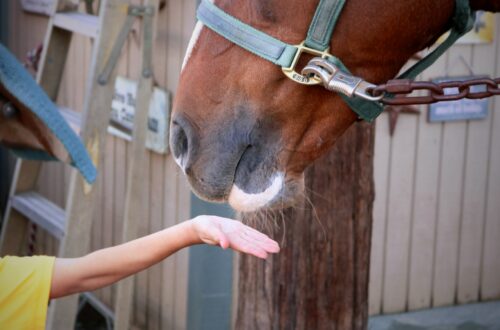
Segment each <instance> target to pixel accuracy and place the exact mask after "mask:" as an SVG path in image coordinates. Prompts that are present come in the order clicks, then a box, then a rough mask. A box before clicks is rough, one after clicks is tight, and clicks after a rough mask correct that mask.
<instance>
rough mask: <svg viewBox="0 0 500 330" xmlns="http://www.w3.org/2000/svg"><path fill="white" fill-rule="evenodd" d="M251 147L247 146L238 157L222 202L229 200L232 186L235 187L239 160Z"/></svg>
mask: <svg viewBox="0 0 500 330" xmlns="http://www.w3.org/2000/svg"><path fill="white" fill-rule="evenodd" d="M251 147H252V145H251V144H248V145H247V146H246V147H245V148H244V149H243V151H242V152H241V153H240V155H239V158H238V161H237V162H236V165H235V166H234V171H233V178H232V180H231V181H230V184H229V185H228V188H229V189H227V190H226V192H225V193H224V201H227V200H228V199H229V195H230V194H231V190H232V188H233V186H234V185H235V180H236V173H237V172H238V167H239V166H240V163H241V160H242V159H243V155H244V154H245V152H247V151H248V149H250V148H251Z"/></svg>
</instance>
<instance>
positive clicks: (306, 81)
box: [281, 41, 331, 85]
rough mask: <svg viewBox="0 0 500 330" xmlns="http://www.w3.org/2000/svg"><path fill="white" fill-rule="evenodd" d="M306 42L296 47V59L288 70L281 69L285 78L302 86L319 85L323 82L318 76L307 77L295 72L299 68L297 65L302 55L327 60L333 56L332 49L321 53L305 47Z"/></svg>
mask: <svg viewBox="0 0 500 330" xmlns="http://www.w3.org/2000/svg"><path fill="white" fill-rule="evenodd" d="M304 43H305V41H302V42H301V43H300V44H298V45H296V46H295V47H297V52H296V53H295V57H294V58H293V61H292V64H291V65H290V67H288V68H281V69H282V70H283V73H284V74H285V76H287V77H288V78H290V79H292V80H293V81H295V82H297V83H299V84H302V85H318V84H321V80H320V79H319V78H318V77H316V76H311V77H309V76H305V75H302V74H300V73H298V72H297V71H295V66H297V63H298V62H299V59H300V56H301V55H302V53H306V54H310V55H314V56H320V57H322V58H327V57H328V56H331V54H330V53H329V51H330V48H327V49H325V50H324V51H319V50H316V49H313V48H309V47H306V46H305V45H304Z"/></svg>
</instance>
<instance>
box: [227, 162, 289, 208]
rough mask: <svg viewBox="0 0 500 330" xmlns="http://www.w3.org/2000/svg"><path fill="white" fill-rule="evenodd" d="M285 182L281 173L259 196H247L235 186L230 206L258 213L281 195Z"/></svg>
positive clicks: (231, 194)
mask: <svg viewBox="0 0 500 330" xmlns="http://www.w3.org/2000/svg"><path fill="white" fill-rule="evenodd" d="M283 182H284V178H283V173H281V172H279V173H277V174H276V175H275V176H274V179H273V181H272V183H271V185H270V186H269V187H267V188H266V190H264V191H263V192H261V193H257V194H247V193H246V192H244V191H243V190H241V189H240V188H239V187H238V186H237V185H236V184H234V185H233V187H232V188H231V192H230V194H229V205H231V206H232V207H233V208H234V209H235V210H238V211H241V212H252V211H257V210H258V209H260V208H261V207H264V206H265V205H266V204H267V203H269V202H270V201H272V200H273V199H274V198H275V197H276V196H277V195H278V194H279V193H280V191H281V189H282V188H283Z"/></svg>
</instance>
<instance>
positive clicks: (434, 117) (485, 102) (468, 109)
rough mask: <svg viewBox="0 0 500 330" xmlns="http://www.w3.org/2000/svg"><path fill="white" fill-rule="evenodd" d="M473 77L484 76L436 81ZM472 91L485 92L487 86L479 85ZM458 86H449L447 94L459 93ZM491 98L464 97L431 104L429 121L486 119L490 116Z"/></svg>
mask: <svg viewBox="0 0 500 330" xmlns="http://www.w3.org/2000/svg"><path fill="white" fill-rule="evenodd" d="M472 78H484V77H479V76H474V77H471V76H468V77H453V78H450V77H447V78H439V79H435V80H434V81H435V82H443V81H457V80H466V79H472ZM471 91H472V92H484V91H486V86H484V85H478V86H472V87H471ZM457 93H458V88H447V89H445V94H446V95H449V94H457ZM489 102H490V99H489V98H486V99H479V100H469V99H463V100H458V101H449V102H439V103H435V104H431V105H430V106H429V122H444V121H458V120H472V119H484V118H486V117H487V116H488V107H489Z"/></svg>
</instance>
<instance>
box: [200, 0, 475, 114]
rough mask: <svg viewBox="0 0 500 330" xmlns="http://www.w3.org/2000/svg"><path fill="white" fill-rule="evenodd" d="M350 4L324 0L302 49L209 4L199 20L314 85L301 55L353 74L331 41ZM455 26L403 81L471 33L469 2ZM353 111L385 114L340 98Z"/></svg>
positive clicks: (463, 2) (377, 106)
mask: <svg viewBox="0 0 500 330" xmlns="http://www.w3.org/2000/svg"><path fill="white" fill-rule="evenodd" d="M345 1H346V0H321V1H320V3H319V4H318V7H317V8H316V13H315V15H314V17H313V20H312V22H311V25H310V27H309V31H308V33H307V37H306V39H305V41H304V42H302V43H301V44H300V45H290V44H287V43H284V42H282V41H280V40H278V39H276V38H273V37H272V36H270V35H268V34H266V33H264V32H262V31H259V30H257V29H255V28H253V27H251V26H249V25H247V24H245V23H243V22H241V21H240V20H238V19H236V18H235V17H233V16H231V15H229V14H227V13H226V12H224V11H223V10H221V9H220V8H218V7H217V6H216V5H214V4H213V3H212V2H211V1H209V0H203V1H202V2H201V4H200V6H199V7H198V15H197V16H198V19H199V20H200V21H201V22H203V24H204V25H205V26H207V27H208V28H210V29H211V30H213V31H214V32H216V33H218V34H219V35H221V36H223V37H224V38H226V39H228V40H229V41H231V42H233V43H235V44H237V45H238V46H240V47H242V48H244V49H246V50H248V51H249V52H251V53H253V54H255V55H257V56H260V57H262V58H263V59H266V60H268V61H270V62H272V63H274V64H276V65H279V66H280V67H281V68H282V69H283V72H284V73H285V74H286V75H287V76H288V77H289V78H290V79H292V80H294V81H296V82H298V83H301V84H305V85H313V84H317V83H318V81H317V80H314V79H312V78H310V77H308V76H304V75H301V74H300V73H297V72H295V71H294V69H295V64H296V63H297V61H298V59H299V58H300V55H301V53H308V54H312V55H315V56H321V57H323V58H324V59H326V60H328V61H329V62H331V63H333V64H334V65H336V66H337V67H339V68H340V69H341V70H342V71H344V72H346V73H348V74H349V70H348V69H347V68H346V67H345V65H344V64H343V63H342V62H341V61H340V59H338V58H337V57H335V56H334V55H332V54H330V53H329V45H330V40H331V38H332V34H333V29H334V28H335V25H336V23H337V20H338V18H339V16H340V14H341V12H342V9H343V8H344V5H345ZM452 23H453V26H452V29H451V32H450V35H449V37H448V38H447V39H446V41H444V42H443V43H442V44H441V45H439V46H438V47H437V48H436V49H435V50H434V51H433V52H432V53H430V54H429V55H428V56H426V57H425V58H423V59H422V60H420V61H419V62H418V63H416V64H415V65H414V66H412V67H411V68H410V69H409V70H407V71H406V72H405V73H403V74H402V75H400V76H399V78H408V79H414V78H415V77H416V76H417V75H418V74H419V73H421V72H422V71H424V70H425V69H427V68H428V67H429V66H430V65H431V64H432V63H434V62H435V61H436V60H437V59H438V58H439V57H440V56H441V55H442V54H443V53H444V52H445V51H446V50H447V49H448V48H450V47H451V46H452V45H453V44H454V43H455V42H456V41H457V39H459V38H460V37H461V36H463V35H464V34H465V33H467V32H468V31H470V30H471V29H472V27H473V24H474V12H472V10H471V8H470V6H469V0H456V6H455V14H454V16H453V22H452ZM340 95H341V97H342V98H343V100H344V101H345V102H346V103H347V104H348V105H349V107H350V108H351V109H352V110H353V111H354V112H355V113H356V114H357V115H358V116H359V117H360V118H362V119H364V120H366V121H372V120H373V119H375V118H377V117H378V115H380V113H381V112H382V110H383V107H382V104H381V103H379V102H376V101H370V100H366V99H363V98H360V97H357V96H353V97H350V96H347V95H344V94H340Z"/></svg>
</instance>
